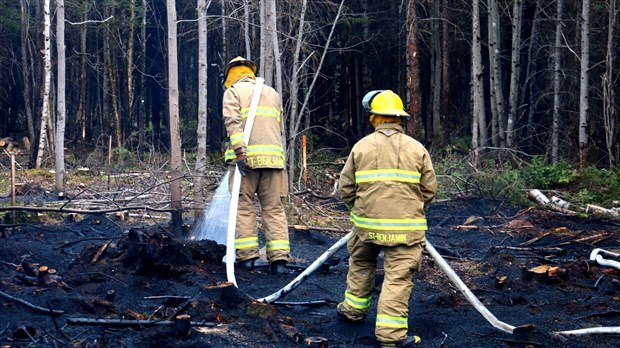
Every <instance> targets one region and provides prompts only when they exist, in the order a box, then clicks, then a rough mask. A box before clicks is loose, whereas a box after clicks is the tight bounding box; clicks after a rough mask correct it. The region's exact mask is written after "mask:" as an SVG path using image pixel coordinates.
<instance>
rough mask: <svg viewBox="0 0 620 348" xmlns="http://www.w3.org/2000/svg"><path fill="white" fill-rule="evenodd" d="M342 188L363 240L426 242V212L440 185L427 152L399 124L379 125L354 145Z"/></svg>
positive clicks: (381, 243) (341, 192)
mask: <svg viewBox="0 0 620 348" xmlns="http://www.w3.org/2000/svg"><path fill="white" fill-rule="evenodd" d="M339 187H340V188H339V195H340V197H341V198H342V199H343V200H344V202H345V203H346V204H347V205H348V206H349V208H350V209H351V221H352V222H353V224H354V225H355V230H356V234H357V235H358V236H359V238H360V239H361V240H362V241H364V242H371V243H374V244H379V245H385V246H393V245H413V244H416V243H419V242H423V241H424V234H425V230H426V229H427V224H426V218H425V214H424V209H425V207H426V206H427V205H428V204H429V203H430V201H431V200H432V199H433V197H434V196H435V192H436V190H437V181H436V178H435V173H434V171H433V165H432V162H431V159H430V155H429V153H428V151H427V150H426V148H425V147H424V146H423V145H422V144H421V143H420V142H418V141H417V140H415V139H413V138H412V137H410V136H407V135H406V134H404V132H403V128H402V127H401V126H400V125H397V124H394V123H382V124H379V125H378V126H377V128H376V129H375V132H373V133H372V134H370V135H368V136H366V137H364V138H363V139H361V140H360V141H359V142H357V144H355V146H353V149H352V150H351V154H350V155H349V157H348V159H347V162H346V164H345V166H344V168H343V170H342V172H341V174H340V182H339Z"/></svg>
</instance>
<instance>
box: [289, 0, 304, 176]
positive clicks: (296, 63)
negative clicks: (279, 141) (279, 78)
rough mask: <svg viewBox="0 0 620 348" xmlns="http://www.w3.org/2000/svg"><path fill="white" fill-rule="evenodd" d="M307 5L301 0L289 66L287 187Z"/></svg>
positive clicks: (292, 158)
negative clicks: (293, 48)
mask: <svg viewBox="0 0 620 348" xmlns="http://www.w3.org/2000/svg"><path fill="white" fill-rule="evenodd" d="M307 5H308V0H302V3H301V11H300V13H299V26H298V29H297V38H296V40H295V50H294V51H293V57H292V62H293V64H292V68H291V85H290V87H289V91H290V92H289V95H290V103H291V109H290V112H289V124H288V126H289V131H288V134H289V136H290V137H291V138H292V140H291V142H290V143H289V144H288V145H289V147H288V149H287V153H288V156H287V161H288V166H287V167H288V170H289V175H288V180H289V183H288V186H289V188H290V187H292V186H293V180H294V177H295V139H296V137H295V132H296V129H295V124H296V123H297V119H298V118H300V117H301V116H300V114H298V107H299V100H298V97H299V69H300V65H301V62H300V60H299V57H300V55H301V44H302V40H303V37H304V23H305V22H304V19H305V16H306V9H307Z"/></svg>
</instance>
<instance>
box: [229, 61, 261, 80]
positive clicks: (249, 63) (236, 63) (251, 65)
mask: <svg viewBox="0 0 620 348" xmlns="http://www.w3.org/2000/svg"><path fill="white" fill-rule="evenodd" d="M239 65H245V66H247V67H249V68H250V69H252V72H253V73H254V75H256V72H257V71H258V67H257V66H256V63H254V62H253V61H251V60H248V59H245V58H243V57H241V56H239V57H237V58H234V59H232V60H231V61H230V62H228V64H227V65H226V67H225V68H224V80H226V79H227V78H228V73H229V72H230V69H232V68H234V67H236V66H239Z"/></svg>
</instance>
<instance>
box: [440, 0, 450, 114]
mask: <svg viewBox="0 0 620 348" xmlns="http://www.w3.org/2000/svg"><path fill="white" fill-rule="evenodd" d="M448 2H449V0H443V2H442V11H441V16H442V19H443V20H442V21H441V51H442V54H441V56H442V58H441V61H442V64H441V66H442V68H441V81H442V83H441V87H442V88H441V93H442V97H441V98H442V105H443V113H444V114H448V113H449V112H450V37H449V36H448V25H449V20H450V15H449V12H448Z"/></svg>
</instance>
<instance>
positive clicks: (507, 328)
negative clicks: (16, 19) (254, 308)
mask: <svg viewBox="0 0 620 348" xmlns="http://www.w3.org/2000/svg"><path fill="white" fill-rule="evenodd" d="M352 235H353V232H349V233H348V234H347V235H346V236H344V237H342V238H341V239H340V240H339V241H337V242H336V243H335V244H334V245H332V246H331V247H330V248H329V249H327V251H325V252H324V253H323V254H322V255H321V256H319V258H317V259H316V260H315V261H314V262H313V263H312V264H311V265H310V266H308V268H306V269H305V270H304V271H303V272H302V273H301V274H299V275H298V276H297V277H296V278H295V279H293V280H292V281H291V282H290V283H288V284H287V285H286V286H285V287H283V288H282V289H280V290H278V291H276V292H275V293H273V294H271V295H269V296H266V297H263V298H259V299H258V301H259V302H267V303H273V302H275V301H277V300H278V299H280V298H281V297H283V296H286V295H287V294H288V293H290V292H291V291H293V290H294V289H295V288H296V287H297V286H299V285H300V284H301V283H302V282H303V281H304V280H306V279H307V278H308V277H309V276H310V275H311V274H312V273H313V272H314V271H316V270H317V269H318V268H319V267H320V266H321V265H322V264H323V263H325V261H327V259H329V258H330V257H331V256H332V255H333V254H334V253H336V251H338V250H339V249H340V248H342V247H343V246H344V245H345V244H347V241H348V240H349V238H351V236H352ZM426 251H427V252H428V253H429V254H430V255H431V257H432V258H433V260H435V262H437V264H438V265H439V267H440V268H441V269H442V270H443V271H444V272H445V273H446V275H447V276H448V278H450V280H451V281H452V282H453V283H454V284H455V285H456V286H457V287H458V288H459V290H460V291H461V292H462V293H463V295H465V298H467V300H468V301H469V302H470V303H471V304H472V305H473V306H474V307H475V308H476V310H478V312H480V314H482V316H483V317H484V318H485V319H486V320H487V321H488V322H489V323H490V324H491V325H493V327H495V328H497V329H499V330H502V331H504V332H507V333H510V334H523V333H526V332H529V331H531V330H533V328H534V326H533V325H531V324H528V325H521V326H517V327H515V326H512V325H510V324H507V323H504V322H502V321H500V320H498V319H497V318H496V317H495V316H494V315H493V313H491V312H490V311H489V310H488V309H487V308H486V307H485V306H484V305H483V304H482V302H480V300H478V298H477V297H476V295H474V294H473V293H472V292H471V290H469V288H468V287H467V285H465V283H463V281H462V280H461V278H459V276H458V275H457V274H456V273H455V272H454V270H453V269H452V268H451V267H450V265H448V263H447V262H446V260H444V258H443V257H442V256H441V255H440V254H439V253H438V252H437V250H435V248H434V247H433V245H432V244H431V243H430V242H429V241H428V240H427V241H426Z"/></svg>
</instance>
